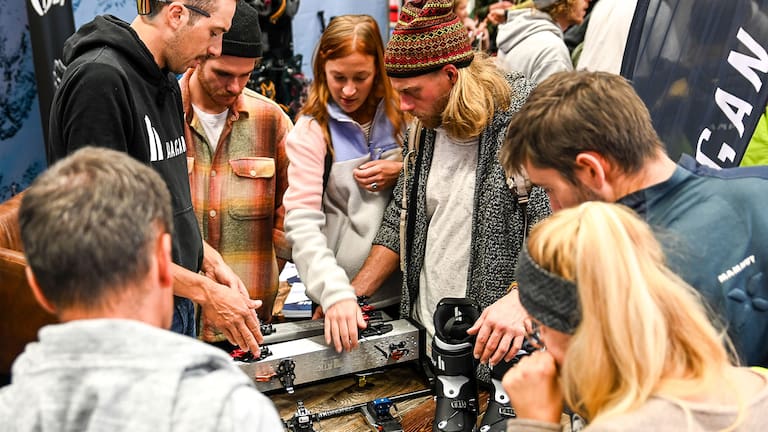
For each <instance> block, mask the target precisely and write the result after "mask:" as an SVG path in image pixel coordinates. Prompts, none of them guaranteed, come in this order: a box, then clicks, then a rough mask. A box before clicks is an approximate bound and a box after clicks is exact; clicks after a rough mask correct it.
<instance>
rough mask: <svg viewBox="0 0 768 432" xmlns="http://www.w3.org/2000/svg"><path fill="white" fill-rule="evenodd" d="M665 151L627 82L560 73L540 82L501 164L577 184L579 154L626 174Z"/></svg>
mask: <svg viewBox="0 0 768 432" xmlns="http://www.w3.org/2000/svg"><path fill="white" fill-rule="evenodd" d="M659 150H661V151H664V145H663V144H662V143H661V140H659V137H658V135H657V134H656V131H655V130H654V128H653V124H652V123H651V116H650V114H649V113H648V109H647V108H646V107H645V104H644V103H643V101H642V100H641V99H640V97H639V96H638V95H637V93H635V90H634V89H633V88H632V86H631V85H630V84H629V82H628V81H627V80H626V79H624V78H623V77H621V76H619V75H614V74H609V73H605V72H587V71H575V72H560V73H556V74H553V75H551V76H550V77H548V78H547V79H545V80H544V81H542V82H541V84H539V86H538V87H536V88H535V89H534V90H533V91H532V92H531V94H530V96H529V97H528V101H527V102H526V103H525V104H524V105H523V107H522V108H521V109H520V111H519V112H517V113H516V114H515V115H514V116H513V117H512V121H511V122H510V124H509V128H508V129H507V138H506V140H505V142H504V144H503V146H502V148H501V153H500V155H499V158H500V160H501V164H502V166H503V167H504V169H505V170H506V171H507V172H515V171H517V170H518V169H519V167H521V166H522V165H523V164H524V163H526V162H527V163H530V164H531V165H533V166H536V167H540V168H553V169H555V170H557V171H558V172H559V173H560V174H561V175H563V177H565V178H566V179H567V180H569V181H571V182H573V183H576V181H575V176H574V164H575V160H576V156H577V155H578V154H579V153H582V152H587V151H593V152H596V153H599V154H600V155H601V156H603V157H604V158H606V159H608V160H610V161H611V162H613V163H615V164H616V165H617V167H618V168H619V169H621V170H623V171H624V172H625V173H627V174H634V173H637V172H638V171H640V169H641V168H642V167H643V164H644V163H645V161H647V160H648V159H650V158H652V157H654V156H655V155H656V154H657V152H658V151H659Z"/></svg>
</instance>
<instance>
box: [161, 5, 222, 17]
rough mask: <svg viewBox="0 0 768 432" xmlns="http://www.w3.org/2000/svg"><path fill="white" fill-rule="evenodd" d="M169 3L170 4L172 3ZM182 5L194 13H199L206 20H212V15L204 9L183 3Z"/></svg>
mask: <svg viewBox="0 0 768 432" xmlns="http://www.w3.org/2000/svg"><path fill="white" fill-rule="evenodd" d="M168 3H170V1H169V2H168ZM182 5H184V7H185V8H187V9H189V10H191V11H192V12H197V13H199V14H200V15H202V16H204V17H206V18H210V17H211V14H209V13H208V11H205V10H202V9H200V8H199V7H197V6H192V5H188V4H186V3H182Z"/></svg>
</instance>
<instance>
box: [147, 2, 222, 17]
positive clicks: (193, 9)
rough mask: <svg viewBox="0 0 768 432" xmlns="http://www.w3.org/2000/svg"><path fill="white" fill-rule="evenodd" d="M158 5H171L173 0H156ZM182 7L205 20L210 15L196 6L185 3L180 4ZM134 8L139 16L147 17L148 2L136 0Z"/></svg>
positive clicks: (148, 10)
mask: <svg viewBox="0 0 768 432" xmlns="http://www.w3.org/2000/svg"><path fill="white" fill-rule="evenodd" d="M158 2H159V3H166V4H171V3H173V0H158ZM182 6H184V7H185V8H187V9H189V10H191V11H192V12H195V13H198V14H200V15H202V16H204V17H206V18H210V17H211V14H210V12H208V11H206V10H203V9H200V8H199V7H197V6H192V5H188V4H186V3H182ZM136 8H137V9H138V12H139V15H149V13H150V12H151V9H150V1H149V0H136Z"/></svg>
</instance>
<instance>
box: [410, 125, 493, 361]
mask: <svg viewBox="0 0 768 432" xmlns="http://www.w3.org/2000/svg"><path fill="white" fill-rule="evenodd" d="M436 132H437V134H436V137H435V153H434V156H433V159H432V166H431V168H430V170H429V178H428V179H427V221H428V225H427V243H426V252H425V255H424V267H423V268H422V269H421V274H420V275H419V286H420V289H419V295H418V296H417V297H416V302H415V304H414V309H413V310H414V313H415V315H414V316H415V318H416V319H417V320H418V321H419V322H420V323H422V324H423V325H424V327H425V328H426V330H427V337H428V339H427V340H428V341H431V340H432V337H433V336H434V334H435V325H434V321H433V315H434V313H435V307H436V306H437V303H438V302H439V301H440V300H441V299H442V298H444V297H465V296H466V294H467V277H468V272H469V252H470V247H471V245H472V213H473V212H474V201H475V178H476V175H477V174H476V172H477V154H478V145H479V142H480V141H479V138H475V139H472V140H468V141H457V140H455V139H452V138H449V137H448V136H447V135H446V134H445V131H444V130H443V129H442V128H438V129H436ZM428 346H429V347H431V343H430V344H428Z"/></svg>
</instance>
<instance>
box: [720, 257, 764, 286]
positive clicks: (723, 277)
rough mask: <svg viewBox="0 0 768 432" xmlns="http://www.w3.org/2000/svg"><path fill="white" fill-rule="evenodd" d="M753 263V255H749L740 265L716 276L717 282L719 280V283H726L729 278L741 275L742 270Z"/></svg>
mask: <svg viewBox="0 0 768 432" xmlns="http://www.w3.org/2000/svg"><path fill="white" fill-rule="evenodd" d="M754 263H755V256H754V255H750V256H748V257H746V258H744V260H742V261H741V262H740V263H738V264H736V265H735V266H733V267H731V268H729V269H728V270H726V271H725V272H723V273H720V275H718V276H717V280H719V281H720V283H723V282H725V281H727V280H728V279H730V278H732V277H734V276H736V275H737V274H739V273H741V271H742V270H744V269H745V268H747V267H748V266H750V265H752V264H754Z"/></svg>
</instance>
